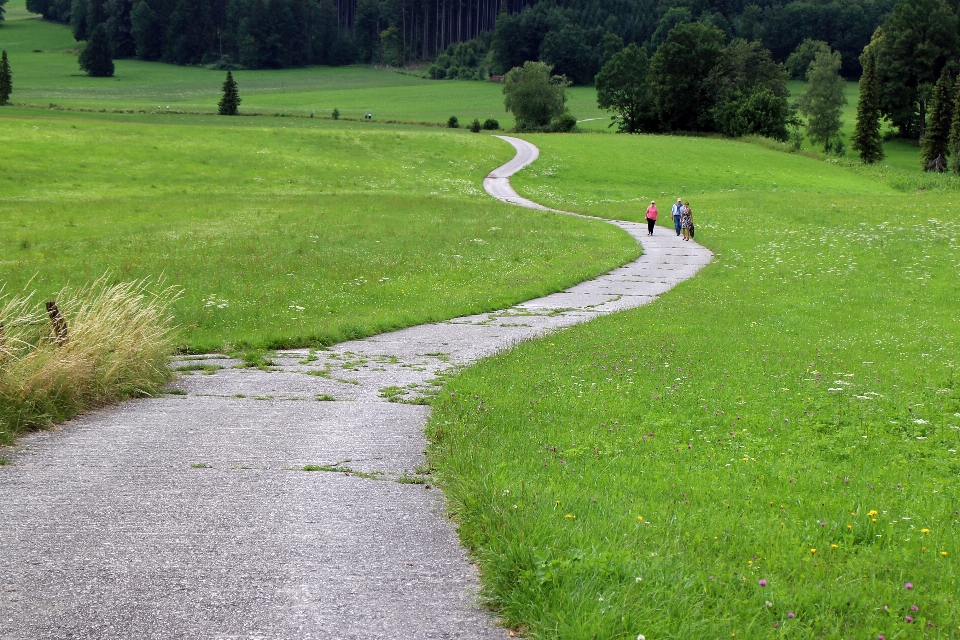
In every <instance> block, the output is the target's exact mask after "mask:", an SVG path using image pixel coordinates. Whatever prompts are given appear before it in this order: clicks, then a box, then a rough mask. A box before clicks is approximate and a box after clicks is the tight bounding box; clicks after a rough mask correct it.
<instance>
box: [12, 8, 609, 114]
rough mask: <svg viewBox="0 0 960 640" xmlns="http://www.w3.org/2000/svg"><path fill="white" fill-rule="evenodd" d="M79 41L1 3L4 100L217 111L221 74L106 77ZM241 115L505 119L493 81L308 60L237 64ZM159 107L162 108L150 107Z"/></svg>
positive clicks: (146, 68)
mask: <svg viewBox="0 0 960 640" xmlns="http://www.w3.org/2000/svg"><path fill="white" fill-rule="evenodd" d="M81 48H82V45H81V44H80V43H77V42H76V41H75V40H74V39H73V36H72V35H71V33H70V29H69V28H68V27H66V26H64V25H60V24H56V23H51V22H45V21H43V20H41V19H39V17H38V16H34V15H33V14H30V13H28V12H27V11H26V10H25V9H24V0H12V1H11V2H9V3H8V4H7V19H6V21H5V23H4V24H3V26H2V27H0V49H6V50H7V52H8V53H9V55H10V65H11V67H12V69H13V74H14V78H13V80H14V93H13V95H12V96H11V101H12V102H13V103H15V104H17V105H29V106H39V107H46V108H49V106H50V105H51V104H53V105H58V106H61V107H66V108H83V109H106V110H136V111H149V112H150V113H154V112H157V111H164V112H165V111H167V107H169V108H170V110H171V111H191V112H205V113H216V110H217V101H218V100H219V99H220V95H221V94H220V88H221V85H222V84H223V79H224V77H225V75H226V74H225V73H224V72H223V71H212V70H210V69H205V68H202V67H179V66H175V65H168V64H161V63H157V62H143V61H140V60H117V61H116V76H115V77H113V78H89V77H87V76H86V74H84V73H83V72H81V71H80V69H79V67H78V66H77V55H78V54H79V51H80V49H81ZM234 77H235V78H236V80H237V83H238V84H239V86H240V95H241V97H242V99H243V102H242V104H241V106H240V111H241V112H242V113H247V114H250V113H259V114H267V115H272V114H275V113H276V114H285V115H298V116H309V115H310V114H314V115H315V116H316V117H330V115H331V113H332V112H333V110H334V109H338V110H339V111H340V113H341V115H342V117H344V118H354V119H363V116H364V114H366V113H372V114H373V116H374V120H377V121H404V122H424V123H432V124H445V123H446V122H447V119H448V118H449V117H450V116H452V115H455V116H457V118H458V119H459V120H460V123H461V126H467V125H468V124H469V123H470V121H472V120H473V119H474V118H478V119H480V121H481V122H482V121H484V120H485V119H487V118H495V119H497V120H498V121H499V122H500V124H501V126H502V127H510V126H513V118H512V116H511V115H510V114H509V113H507V112H506V111H505V110H504V108H503V91H502V85H500V84H497V83H493V82H470V81H438V80H428V79H425V78H422V77H419V76H417V75H406V74H402V73H396V72H393V71H385V70H378V69H371V68H368V67H307V68H303V69H284V70H278V71H236V72H234ZM568 104H569V106H570V110H571V112H572V113H573V114H574V115H576V116H577V118H578V119H581V120H588V119H592V118H597V120H590V121H588V122H583V123H581V126H582V127H586V128H599V129H604V128H606V126H607V124H608V123H609V116H608V115H607V114H606V113H604V112H602V111H600V110H598V109H597V103H596V92H595V91H594V90H593V88H592V87H573V88H571V89H570V90H569V102H568ZM158 107H162V109H160V110H158Z"/></svg>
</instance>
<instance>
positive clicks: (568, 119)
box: [547, 113, 577, 133]
mask: <svg viewBox="0 0 960 640" xmlns="http://www.w3.org/2000/svg"><path fill="white" fill-rule="evenodd" d="M576 127H577V119H576V117H574V115H573V114H572V113H561V114H560V115H559V116H557V117H556V118H554V119H553V120H551V121H550V124H549V126H547V131H549V132H551V133H569V132H571V131H573V130H574V129H576Z"/></svg>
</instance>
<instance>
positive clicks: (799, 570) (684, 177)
mask: <svg viewBox="0 0 960 640" xmlns="http://www.w3.org/2000/svg"><path fill="white" fill-rule="evenodd" d="M530 139H531V141H533V142H534V143H535V144H537V145H538V146H540V147H541V150H542V155H541V160H540V162H538V163H537V164H535V165H533V166H532V167H531V168H529V169H528V170H526V171H525V172H524V173H523V174H521V176H518V177H517V178H515V179H514V184H515V186H517V187H518V191H520V192H521V193H523V194H524V195H526V196H529V197H532V198H534V199H537V200H539V201H540V202H543V203H545V204H548V205H550V206H557V207H563V208H567V209H572V210H576V211H581V212H584V213H590V214H594V215H599V216H604V217H609V218H624V219H631V220H639V219H640V218H641V216H642V215H643V213H642V212H643V209H644V204H645V202H649V200H650V199H651V198H653V197H656V198H659V199H661V200H662V201H664V202H669V201H670V200H672V199H673V198H674V197H676V196H683V197H685V198H687V199H689V200H690V202H691V204H692V207H693V210H694V212H695V220H696V223H697V239H698V240H699V241H701V242H702V243H703V244H704V245H706V246H707V247H709V248H710V249H712V250H713V251H714V252H715V255H716V257H715V259H714V261H713V263H712V264H711V265H710V266H708V267H707V268H706V269H704V270H703V271H702V272H701V274H700V275H698V276H697V277H696V278H695V279H693V280H691V281H688V282H686V283H684V284H682V285H680V286H678V287H677V288H676V289H674V290H673V291H671V292H670V293H668V294H667V295H665V296H663V298H662V299H661V300H660V301H658V302H657V303H655V304H651V305H649V306H647V307H643V308H640V309H637V310H634V311H630V312H625V313H621V314H617V315H615V316H611V317H606V318H603V319H600V320H598V321H595V322H592V323H590V324H587V325H582V326H579V327H576V328H573V329H570V330H567V331H564V332H561V333H557V334H554V335H552V336H550V337H549V338H548V339H545V340H541V341H538V342H534V343H529V344H524V345H522V346H520V347H519V348H518V349H516V350H515V351H512V352H510V353H509V354H505V355H502V356H498V357H496V358H492V359H490V360H487V361H485V362H483V363H481V364H480V365H478V366H476V367H473V368H471V369H469V370H467V371H466V372H464V373H463V374H462V375H460V376H459V377H458V378H456V379H454V380H453V381H452V383H451V384H450V385H449V387H448V391H449V392H450V393H449V394H448V393H444V394H443V398H442V399H441V400H440V401H439V402H438V403H437V405H435V408H434V414H433V417H432V419H431V423H430V426H429V429H430V433H431V436H432V438H433V445H432V448H431V451H430V460H431V462H432V464H433V466H434V467H435V468H436V469H437V473H438V474H439V476H440V477H441V478H442V485H443V486H444V488H445V491H446V493H447V495H448V496H449V497H450V498H451V501H452V505H453V509H454V511H455V513H456V516H457V518H458V520H459V523H460V534H461V536H462V539H463V541H464V543H465V544H466V546H467V547H468V548H469V549H471V550H472V552H473V554H474V556H475V557H476V558H477V559H478V560H479V561H480V564H481V574H482V576H483V582H484V585H485V589H486V591H485V593H486V595H487V596H488V597H489V598H490V600H491V602H492V603H493V604H494V606H496V607H497V608H498V609H499V610H500V612H501V613H502V615H503V616H504V617H505V618H506V619H507V620H508V621H509V622H510V623H511V624H514V625H517V626H520V627H521V628H524V629H525V630H526V632H527V634H526V637H530V638H558V637H562V638H593V637H596V638H625V639H633V638H637V637H638V634H642V635H643V636H645V637H646V638H651V639H652V638H676V639H687V638H731V637H738V638H751V639H753V638H780V637H783V638H811V639H812V638H838V639H839V638H879V637H885V638H958V637H960V601H958V594H960V564H958V558H960V515H958V513H960V487H958V485H957V477H958V473H960V457H958V453H957V451H958V450H960V380H958V375H957V374H958V372H957V367H958V365H960V345H958V338H960V314H958V313H957V308H958V307H957V300H958V299H960V284H958V283H960V279H958V276H960V215H958V213H960V191H958V190H951V189H952V188H953V185H954V184H955V183H954V182H952V181H946V182H945V183H943V186H944V188H943V189H941V191H939V192H936V191H931V190H928V191H925V192H919V193H918V192H916V191H915V190H912V189H911V191H910V192H909V193H905V192H902V191H898V190H897V189H895V188H893V186H891V181H890V180H886V179H885V178H886V177H890V176H891V174H889V173H884V172H879V171H878V172H874V173H870V172H868V171H855V170H851V169H846V168H843V167H838V166H832V165H830V164H828V163H824V162H821V161H816V160H812V159H809V158H804V157H801V156H797V155H789V154H784V153H782V152H776V151H772V150H769V149H766V148H763V147H761V146H758V145H752V144H747V143H743V142H729V141H721V140H703V139H690V138H669V137H654V136H636V137H620V136H580V137H557V136H531V137H530ZM677 158H682V159H685V160H684V161H677ZM932 178H933V179H936V177H932ZM894 182H895V181H894ZM928 186H930V185H928ZM665 222H666V221H665ZM659 232H666V233H671V232H672V231H670V230H668V229H667V228H663V229H662V230H661V231H659Z"/></svg>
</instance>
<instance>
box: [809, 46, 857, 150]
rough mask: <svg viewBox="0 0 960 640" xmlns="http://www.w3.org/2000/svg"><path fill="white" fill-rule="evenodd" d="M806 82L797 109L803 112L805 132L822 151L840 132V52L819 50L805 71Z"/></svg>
mask: <svg viewBox="0 0 960 640" xmlns="http://www.w3.org/2000/svg"><path fill="white" fill-rule="evenodd" d="M807 77H808V78H810V82H808V83H807V92H806V93H804V94H803V95H802V96H800V113H802V114H803V115H805V116H807V135H808V136H810V139H811V140H812V141H813V142H814V144H822V145H823V150H824V151H829V150H830V148H831V147H832V146H833V140H834V138H837V137H838V136H839V134H840V128H841V127H842V126H843V120H841V119H840V114H841V113H842V111H843V105H845V104H847V97H846V96H845V95H843V78H841V77H840V52H839V51H833V52H831V53H823V52H821V53H819V54H817V57H816V58H815V59H814V60H813V62H811V63H810V69H809V70H808V71H807Z"/></svg>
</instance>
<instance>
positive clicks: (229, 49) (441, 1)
mask: <svg viewBox="0 0 960 640" xmlns="http://www.w3.org/2000/svg"><path fill="white" fill-rule="evenodd" d="M894 1H895V0H796V1H789V0H788V1H786V2H783V1H779V2H778V1H775V0H559V1H558V0H540V1H536V0H27V8H28V9H29V10H30V11H32V12H34V13H38V14H41V15H42V16H43V17H44V18H45V19H47V20H54V21H58V22H62V23H65V24H69V25H70V26H71V28H72V29H73V34H74V36H75V37H76V39H77V40H78V41H84V40H87V39H88V37H89V36H90V34H91V33H92V32H93V31H94V29H96V28H97V27H98V26H99V25H101V24H103V25H104V27H105V29H106V30H107V32H108V33H109V38H110V43H111V48H112V51H113V55H114V57H116V58H130V57H137V58H140V59H143V60H163V61H165V62H170V63H174V64H192V65H195V64H208V65H219V66H220V67H221V68H241V67H245V68H282V67H290V66H302V65H308V64H329V65H342V64H351V63H364V64H379V65H391V66H404V65H408V64H412V63H420V62H426V61H436V62H437V63H438V65H436V66H437V68H436V69H435V70H434V73H433V75H434V77H469V78H484V77H486V76H487V75H489V74H502V73H505V72H506V71H508V70H510V69H511V68H513V67H515V66H518V65H520V64H522V63H523V62H524V61H526V60H541V61H544V62H547V63H548V64H551V65H553V66H554V67H555V68H556V69H557V71H559V72H561V73H564V74H565V75H567V76H568V77H569V78H570V79H571V80H573V81H574V82H576V83H590V82H592V79H593V76H594V75H595V74H596V73H597V72H598V71H599V70H600V67H601V66H602V63H603V62H605V61H606V60H607V59H609V57H610V56H611V55H612V53H613V52H615V51H618V50H619V49H622V48H623V47H624V46H625V45H628V44H631V43H636V44H638V45H640V46H643V47H645V48H646V49H647V52H648V53H649V54H651V55H652V54H653V52H654V51H655V50H656V48H657V47H658V46H659V45H660V44H661V43H663V42H664V41H665V40H666V36H667V34H668V33H669V32H670V30H671V29H672V28H673V27H675V26H676V25H678V24H682V23H692V22H701V23H708V24H711V25H714V26H716V27H717V28H719V29H720V30H721V31H722V32H723V33H724V34H725V35H726V36H727V38H728V39H733V38H743V39H746V40H749V41H759V42H761V43H762V44H763V46H764V47H765V48H767V49H769V50H770V52H771V54H772V56H773V59H774V60H775V61H777V62H784V61H786V59H787V57H788V56H789V55H790V53H791V52H793V51H794V49H795V48H796V47H797V46H798V45H799V44H800V43H801V42H802V41H803V40H805V39H812V40H819V41H824V42H826V43H828V44H829V45H830V46H831V47H832V48H833V49H834V50H837V51H839V52H840V55H841V57H842V61H843V65H842V73H843V75H844V76H845V77H847V78H858V77H859V76H860V73H861V68H860V61H859V56H860V54H861V52H862V51H863V48H864V46H866V45H867V44H868V43H869V42H870V38H871V36H872V35H873V33H874V31H875V30H876V28H877V27H878V26H879V25H880V24H881V23H882V22H883V20H884V19H885V17H886V16H887V14H888V13H889V12H890V11H891V9H892V8H893V5H894ZM954 8H955V7H954ZM461 43H470V44H469V46H468V47H466V48H464V47H461V46H459V45H460V44H461ZM444 56H446V57H444ZM451 67H452V68H455V69H457V71H455V72H452V73H448V72H447V71H448V70H449V69H450V68H451ZM441 69H442V71H441ZM461 69H462V70H467V69H469V72H460V70H461Z"/></svg>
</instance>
